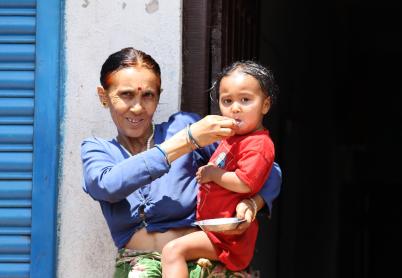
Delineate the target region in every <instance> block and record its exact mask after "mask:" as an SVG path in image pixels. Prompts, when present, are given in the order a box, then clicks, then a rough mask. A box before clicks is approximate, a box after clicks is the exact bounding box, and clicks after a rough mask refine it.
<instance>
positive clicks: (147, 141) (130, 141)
mask: <svg viewBox="0 0 402 278" xmlns="http://www.w3.org/2000/svg"><path fill="white" fill-rule="evenodd" d="M154 132H155V126H154V124H152V125H151V127H150V131H149V133H148V136H144V137H142V138H132V137H128V136H124V135H121V134H118V135H117V137H116V139H117V142H119V144H120V145H122V146H123V147H124V148H125V149H126V150H127V151H128V152H129V153H130V154H131V155H135V154H138V153H141V152H143V151H146V150H148V149H150V148H151V147H153V145H154Z"/></svg>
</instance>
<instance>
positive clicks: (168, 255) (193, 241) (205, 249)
mask: <svg viewBox="0 0 402 278" xmlns="http://www.w3.org/2000/svg"><path fill="white" fill-rule="evenodd" d="M198 258H207V259H211V260H217V259H218V258H217V256H216V252H215V248H214V246H213V245H212V243H211V241H210V240H209V238H208V236H207V234H206V233H204V232H202V231H198V232H194V233H191V234H188V235H185V236H182V237H179V238H177V239H175V240H172V241H170V242H169V243H168V244H166V245H165V247H163V250H162V277H164V278H167V277H173V278H179V277H188V270H187V263H186V261H188V260H194V259H198Z"/></svg>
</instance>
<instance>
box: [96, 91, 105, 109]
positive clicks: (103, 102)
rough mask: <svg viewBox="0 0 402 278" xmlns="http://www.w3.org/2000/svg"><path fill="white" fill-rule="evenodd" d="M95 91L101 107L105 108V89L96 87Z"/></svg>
mask: <svg viewBox="0 0 402 278" xmlns="http://www.w3.org/2000/svg"><path fill="white" fill-rule="evenodd" d="M96 90H97V91H98V96H99V100H100V102H101V104H102V106H103V107H105V108H106V107H107V106H108V102H107V95H106V91H105V89H104V88H103V87H102V86H98V87H96Z"/></svg>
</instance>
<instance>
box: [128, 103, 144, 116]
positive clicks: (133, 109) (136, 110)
mask: <svg viewBox="0 0 402 278" xmlns="http://www.w3.org/2000/svg"><path fill="white" fill-rule="evenodd" d="M142 109H143V108H142V105H141V103H140V102H138V101H136V102H134V103H133V105H131V108H130V111H131V112H133V113H135V114H139V113H141V112H142Z"/></svg>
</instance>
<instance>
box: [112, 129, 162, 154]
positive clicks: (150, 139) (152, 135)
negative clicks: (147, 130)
mask: <svg viewBox="0 0 402 278" xmlns="http://www.w3.org/2000/svg"><path fill="white" fill-rule="evenodd" d="M154 134H155V125H154V123H152V133H151V135H150V136H149V138H148V139H147V150H149V149H150V148H151V142H152V139H153V138H154ZM116 141H117V142H118V143H119V144H120V142H119V139H117V137H116ZM120 146H121V147H122V148H123V150H124V151H125V152H126V153H127V154H128V155H129V156H132V154H131V153H130V152H129V151H128V150H127V149H126V148H125V147H124V146H123V145H122V144H120Z"/></svg>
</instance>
